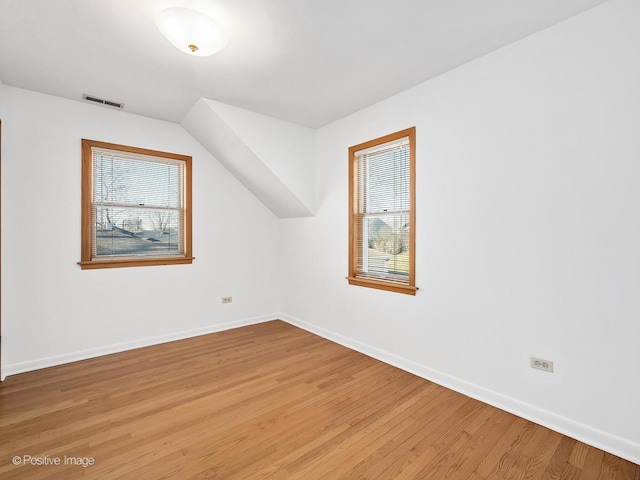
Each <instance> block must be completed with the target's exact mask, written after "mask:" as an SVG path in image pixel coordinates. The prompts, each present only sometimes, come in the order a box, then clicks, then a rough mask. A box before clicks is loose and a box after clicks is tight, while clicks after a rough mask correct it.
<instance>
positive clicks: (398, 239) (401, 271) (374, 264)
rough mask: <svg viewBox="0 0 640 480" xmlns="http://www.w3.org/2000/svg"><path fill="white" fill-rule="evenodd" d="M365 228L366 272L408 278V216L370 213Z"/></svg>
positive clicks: (364, 266) (364, 268)
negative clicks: (371, 214)
mask: <svg viewBox="0 0 640 480" xmlns="http://www.w3.org/2000/svg"><path fill="white" fill-rule="evenodd" d="M365 228H366V238H367V246H366V247H367V248H366V250H365V251H364V253H365V257H366V258H365V259H364V261H363V265H362V268H363V272H364V273H369V274H377V275H393V276H400V277H408V276H409V231H410V229H409V215H408V214H402V215H376V216H369V217H367V218H366V221H365ZM363 250H364V249H363Z"/></svg>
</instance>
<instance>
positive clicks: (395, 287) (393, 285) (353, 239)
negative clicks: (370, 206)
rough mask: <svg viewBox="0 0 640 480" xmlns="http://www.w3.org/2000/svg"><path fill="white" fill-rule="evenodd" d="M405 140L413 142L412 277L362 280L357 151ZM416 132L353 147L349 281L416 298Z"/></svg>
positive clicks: (411, 146)
mask: <svg viewBox="0 0 640 480" xmlns="http://www.w3.org/2000/svg"><path fill="white" fill-rule="evenodd" d="M403 138H408V139H409V176H410V178H409V189H410V192H409V202H410V206H409V226H410V230H409V236H408V238H409V276H408V284H406V285H405V284H402V283H398V282H397V281H392V280H386V279H385V278H384V277H382V276H381V277H380V278H375V279H374V278H361V277H358V271H357V262H358V255H359V253H360V250H361V249H362V245H361V242H358V238H359V235H358V232H357V231H356V230H357V228H358V227H357V224H358V222H357V220H358V216H359V212H358V195H359V185H358V175H357V163H358V157H357V155H356V153H357V152H360V151H362V150H367V149H370V148H373V147H376V146H378V145H383V144H385V143H390V142H393V141H398V140H401V139H403ZM415 185H416V129H415V127H411V128H407V129H405V130H401V131H399V132H395V133H391V134H389V135H385V136H383V137H380V138H376V139H374V140H370V141H368V142H364V143H361V144H359V145H354V146H353V147H350V148H349V273H348V276H347V280H348V282H349V285H357V286H361V287H369V288H375V289H379V290H387V291H390V292H396V293H404V294H407V295H415V294H416V290H418V288H417V287H416V286H415V285H416V279H415V246H416V242H415V232H416V229H415V225H416V207H415V203H416V202H415V192H416V188H415Z"/></svg>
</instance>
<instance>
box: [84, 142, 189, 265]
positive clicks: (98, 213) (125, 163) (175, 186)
mask: <svg viewBox="0 0 640 480" xmlns="http://www.w3.org/2000/svg"><path fill="white" fill-rule="evenodd" d="M92 163H93V166H92V168H93V195H92V200H93V202H92V222H93V225H94V228H93V238H92V258H105V257H115V256H126V257H131V256H154V257H155V256H184V245H185V243H184V242H185V239H184V231H185V228H184V226H185V225H184V222H185V209H184V203H185V192H184V175H185V165H184V162H181V161H179V160H173V159H169V158H163V157H154V156H148V155H138V154H134V153H128V152H118V151H110V150H105V149H98V148H95V147H94V148H92Z"/></svg>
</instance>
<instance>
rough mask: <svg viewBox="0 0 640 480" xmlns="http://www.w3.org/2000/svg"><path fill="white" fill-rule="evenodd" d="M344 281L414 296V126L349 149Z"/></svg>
mask: <svg viewBox="0 0 640 480" xmlns="http://www.w3.org/2000/svg"><path fill="white" fill-rule="evenodd" d="M348 280H349V283H350V284H351V285H359V286H363V287H371V288H378V289H382V290H389V291H393V292H399V293H406V294H409V295H415V292H416V290H417V288H416V286H415V127H412V128H409V129H406V130H402V131H400V132H396V133H392V134H390V135H387V136H384V137H381V138H377V139H375V140H371V141H369V142H365V143H362V144H360V145H355V146H353V147H351V148H350V149H349V275H348Z"/></svg>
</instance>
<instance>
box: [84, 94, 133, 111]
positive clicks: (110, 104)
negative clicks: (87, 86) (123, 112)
mask: <svg viewBox="0 0 640 480" xmlns="http://www.w3.org/2000/svg"><path fill="white" fill-rule="evenodd" d="M82 99H83V100H87V101H88V102H94V103H100V104H101V105H106V106H108V107H115V108H120V109H122V108H124V103H118V102H112V101H111V100H104V99H102V98H98V97H94V96H93V95H87V94H86V93H83V94H82Z"/></svg>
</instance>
